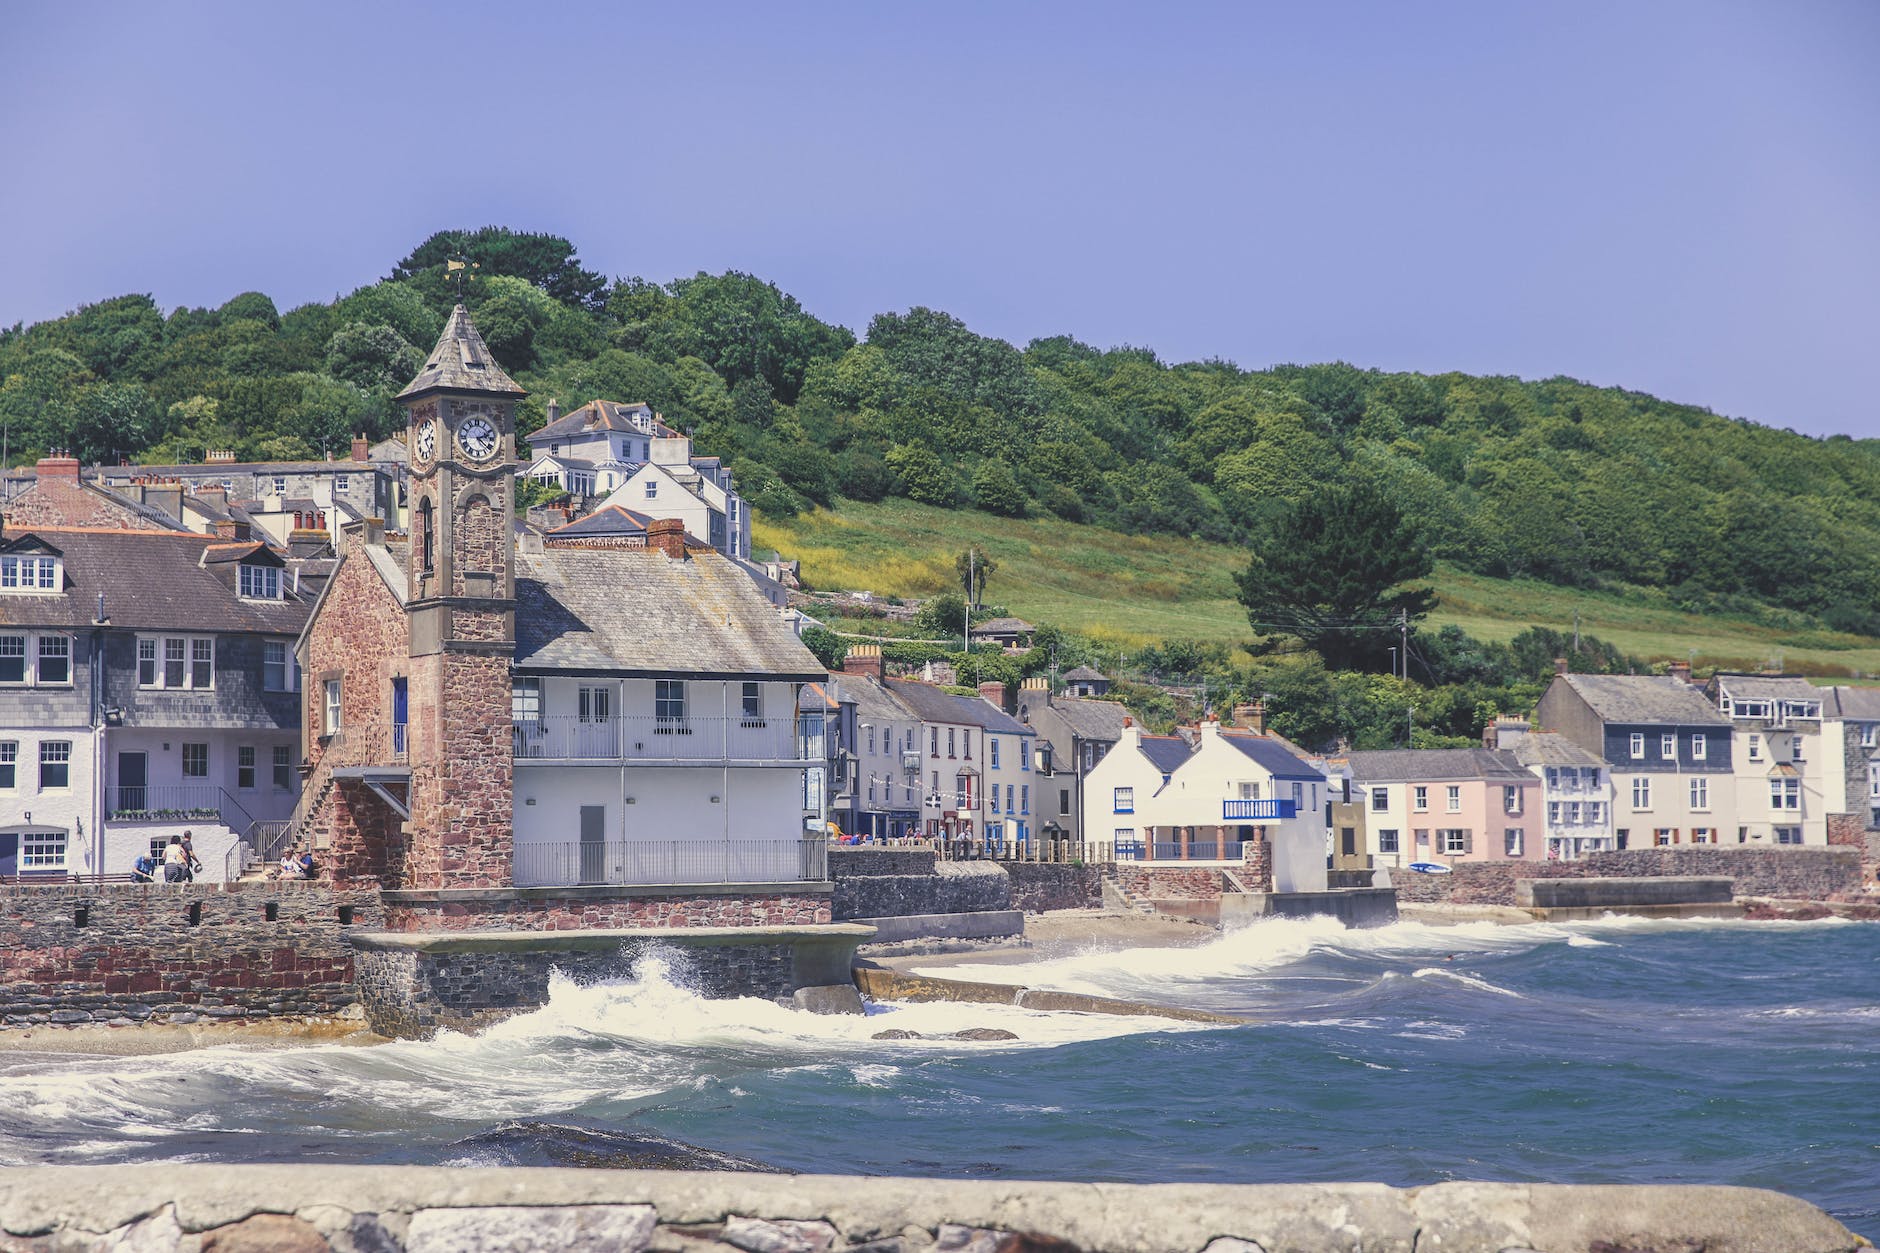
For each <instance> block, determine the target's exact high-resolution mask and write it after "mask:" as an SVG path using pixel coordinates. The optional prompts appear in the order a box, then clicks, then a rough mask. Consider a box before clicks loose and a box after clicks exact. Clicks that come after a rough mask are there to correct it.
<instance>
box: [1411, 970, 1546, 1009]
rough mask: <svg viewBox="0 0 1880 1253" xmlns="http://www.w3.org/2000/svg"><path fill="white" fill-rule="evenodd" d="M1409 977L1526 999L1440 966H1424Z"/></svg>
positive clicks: (1473, 976)
mask: <svg viewBox="0 0 1880 1253" xmlns="http://www.w3.org/2000/svg"><path fill="white" fill-rule="evenodd" d="M1410 977H1411V978H1412V979H1448V980H1450V981H1452V982H1455V983H1460V984H1462V985H1463V986H1464V987H1470V988H1475V989H1477V990H1478V991H1482V992H1493V993H1495V994H1496V995H1497V996H1512V997H1513V998H1515V999H1516V1000H1518V1001H1525V1000H1526V999H1527V997H1525V996H1523V995H1521V993H1519V992H1515V991H1511V990H1510V989H1508V988H1504V987H1501V986H1499V985H1497V984H1493V983H1490V982H1489V981H1488V980H1486V979H1482V978H1478V977H1477V976H1475V975H1470V974H1464V973H1463V972H1462V971H1460V970H1445V969H1443V968H1442V967H1441V966H1425V967H1424V968H1423V969H1421V970H1417V971H1413V972H1412V973H1411V975H1410Z"/></svg>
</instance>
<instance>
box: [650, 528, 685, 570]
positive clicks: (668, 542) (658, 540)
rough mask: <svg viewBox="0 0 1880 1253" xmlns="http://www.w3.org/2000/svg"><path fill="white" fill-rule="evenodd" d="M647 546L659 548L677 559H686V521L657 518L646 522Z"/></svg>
mask: <svg viewBox="0 0 1880 1253" xmlns="http://www.w3.org/2000/svg"><path fill="white" fill-rule="evenodd" d="M646 546H647V547H648V548H657V549H658V550H659V551H660V552H662V553H665V554H666V555H667V556H668V557H671V558H673V559H674V560H676V561H684V560H685V523H683V522H681V521H680V520H679V519H677V518H655V519H654V520H653V521H651V522H648V523H647V524H646Z"/></svg>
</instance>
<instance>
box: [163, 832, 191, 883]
mask: <svg viewBox="0 0 1880 1253" xmlns="http://www.w3.org/2000/svg"><path fill="white" fill-rule="evenodd" d="M163 881H164V882H165V883H188V882H189V853H188V851H187V850H185V849H184V848H183V837H182V836H180V835H173V836H171V837H170V842H169V843H168V844H166V845H164V847H163Z"/></svg>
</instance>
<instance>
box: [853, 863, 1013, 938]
mask: <svg viewBox="0 0 1880 1253" xmlns="http://www.w3.org/2000/svg"><path fill="white" fill-rule="evenodd" d="M877 855H879V854H877ZM829 873H830V876H831V877H832V878H833V879H834V880H835V885H836V892H835V902H834V910H835V914H834V916H835V919H836V921H837V922H840V921H842V920H843V919H845V918H903V917H907V916H908V915H910V914H971V913H978V912H980V911H981V910H987V909H1010V908H1012V880H1011V877H1010V876H1009V875H1007V874H1006V873H1005V870H1004V868H1003V867H1001V866H1000V865H998V864H997V863H994V862H988V861H946V862H940V863H938V864H936V865H934V866H933V868H932V870H931V871H929V872H923V873H920V874H874V873H870V874H860V875H857V874H852V873H849V870H848V862H847V861H842V860H837V859H836V858H833V857H832V858H831V859H830V866H829Z"/></svg>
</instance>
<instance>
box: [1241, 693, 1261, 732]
mask: <svg viewBox="0 0 1880 1253" xmlns="http://www.w3.org/2000/svg"><path fill="white" fill-rule="evenodd" d="M1234 721H1235V722H1236V723H1238V724H1239V725H1241V726H1243V727H1246V728H1247V729H1248V730H1249V731H1253V732H1255V733H1256V734H1259V735H1265V734H1266V702H1265V701H1262V700H1256V701H1254V702H1253V704H1251V705H1235V706H1234Z"/></svg>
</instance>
